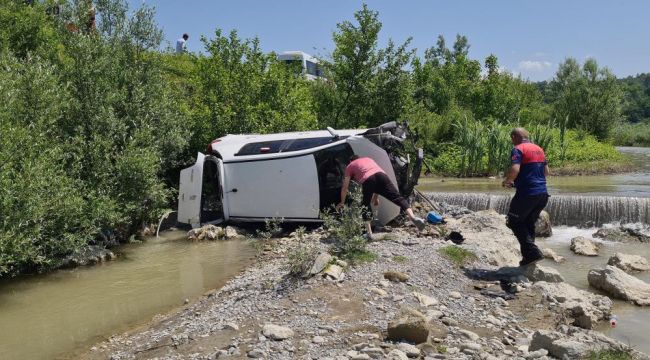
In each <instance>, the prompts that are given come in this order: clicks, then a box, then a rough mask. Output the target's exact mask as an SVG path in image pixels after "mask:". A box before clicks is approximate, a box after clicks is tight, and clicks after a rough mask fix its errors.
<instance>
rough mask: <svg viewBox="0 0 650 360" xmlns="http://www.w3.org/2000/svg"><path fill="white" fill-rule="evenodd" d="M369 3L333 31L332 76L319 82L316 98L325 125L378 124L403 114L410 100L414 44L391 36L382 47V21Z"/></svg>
mask: <svg viewBox="0 0 650 360" xmlns="http://www.w3.org/2000/svg"><path fill="white" fill-rule="evenodd" d="M378 15H379V14H378V13H377V12H376V11H372V10H370V9H369V8H368V6H367V5H365V4H364V5H363V8H362V9H361V10H359V11H357V12H355V14H354V18H355V20H356V23H352V22H351V21H343V22H342V23H339V24H338V25H337V31H335V32H334V34H333V40H334V44H335V46H336V47H335V49H334V52H333V53H332V59H331V62H325V63H324V65H325V70H326V74H325V75H326V77H327V79H328V81H327V82H317V83H316V84H315V86H314V88H313V89H314V98H315V99H316V109H317V113H318V119H319V125H320V126H321V127H324V126H328V125H329V126H333V127H335V128H345V127H347V128H358V127H364V126H377V125H380V124H382V123H384V122H388V121H393V120H395V119H398V118H399V117H400V116H401V115H402V113H403V112H404V110H405V109H406V107H407V106H408V103H409V101H410V97H409V90H408V89H409V74H408V72H407V70H406V66H407V65H408V64H409V62H410V61H411V58H412V56H413V54H414V51H413V50H409V49H408V45H409V43H410V39H409V40H407V41H406V42H404V43H403V44H401V45H397V44H395V43H394V42H393V41H392V40H389V42H388V45H387V47H386V48H384V49H379V48H378V47H377V39H378V35H379V31H380V30H381V27H382V24H381V22H380V21H379V18H378Z"/></svg>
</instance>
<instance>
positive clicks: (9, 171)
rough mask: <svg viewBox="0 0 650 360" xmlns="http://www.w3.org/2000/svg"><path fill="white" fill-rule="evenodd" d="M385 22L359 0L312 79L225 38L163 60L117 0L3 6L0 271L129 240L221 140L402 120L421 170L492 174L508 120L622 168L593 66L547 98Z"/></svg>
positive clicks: (555, 156) (462, 50)
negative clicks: (392, 36)
mask: <svg viewBox="0 0 650 360" xmlns="http://www.w3.org/2000/svg"><path fill="white" fill-rule="evenodd" d="M91 4H94V10H91V8H92V7H91ZM93 19H95V20H96V23H95V20H93ZM381 28H382V24H381V22H380V20H379V14H378V13H376V12H374V11H372V10H371V9H369V8H368V7H367V6H365V5H364V6H363V8H362V9H360V10H359V11H357V12H356V13H355V14H354V18H353V19H352V20H349V21H348V20H346V21H342V22H341V23H339V24H338V25H337V28H336V30H335V32H334V34H333V42H334V44H333V50H332V52H331V54H329V55H324V56H323V57H322V59H321V63H322V66H323V68H324V77H325V78H326V80H323V79H321V80H319V81H307V80H305V79H303V77H301V76H297V73H299V72H300V69H298V68H296V67H294V66H291V65H286V64H284V63H281V62H278V61H277V60H276V56H275V54H273V53H268V52H265V51H263V50H262V49H261V45H260V43H259V41H258V40H257V39H242V38H241V37H240V36H239V35H238V33H237V32H236V31H235V30H233V31H231V32H228V33H227V32H223V31H222V30H218V29H217V30H215V32H214V34H213V35H211V36H209V37H207V38H203V39H201V41H202V43H203V51H202V53H199V54H194V53H185V54H174V53H172V52H170V51H167V50H160V49H161V40H162V33H161V31H160V30H159V28H158V26H157V24H156V23H155V21H154V12H153V10H152V9H151V8H148V7H146V6H143V7H141V8H138V9H135V10H130V9H128V7H127V3H126V2H125V1H124V0H95V1H91V0H83V1H75V2H72V1H58V2H53V1H33V2H23V1H13V0H0V68H2V71H0V96H1V97H2V99H3V102H2V103H1V104H0V131H1V136H0V218H2V224H1V225H0V277H6V276H13V275H16V274H18V273H22V272H31V271H41V270H46V269H50V268H54V267H57V266H58V265H59V263H60V259H61V258H62V257H64V256H66V255H69V254H70V253H72V252H73V251H75V250H77V249H79V248H81V247H83V246H86V245H88V244H98V245H104V246H110V245H115V244H117V243H119V242H126V241H129V239H134V236H135V234H137V233H138V230H139V229H141V228H142V227H143V226H144V225H146V224H149V223H151V222H152V221H154V220H155V219H157V218H158V217H159V216H160V215H161V214H162V213H163V212H164V211H165V210H166V209H167V208H169V207H171V206H173V203H174V199H175V195H176V193H175V189H176V188H177V181H178V173H179V169H181V168H183V167H185V166H187V165H188V164H191V163H192V162H193V161H194V157H195V156H196V153H197V151H203V150H204V149H205V147H206V145H207V144H208V143H209V142H210V141H211V140H212V139H214V138H217V137H220V136H223V135H225V134H227V133H247V132H256V133H270V132H279V131H295V130H308V129H323V128H325V127H327V126H332V127H335V128H354V127H368V126H377V125H379V124H382V123H385V122H388V121H393V120H408V121H409V122H410V123H411V125H412V127H413V129H414V130H415V131H416V133H417V135H418V143H419V145H420V146H422V147H424V148H425V151H426V153H427V164H428V165H429V167H430V168H431V169H432V170H434V171H436V172H437V173H440V174H448V175H453V176H476V175H487V174H498V173H499V172H501V171H503V169H504V167H505V166H506V165H507V157H508V152H509V148H510V145H509V144H508V136H507V135H508V130H509V129H510V128H511V127H512V126H515V125H521V126H526V127H528V128H529V129H530V130H532V133H533V136H534V139H535V140H536V141H538V142H540V143H542V144H543V145H545V147H546V149H547V152H548V154H549V160H550V161H551V165H552V166H554V167H557V166H576V164H583V165H585V166H588V164H593V163H599V162H600V163H607V164H609V163H612V162H619V161H620V160H621V159H620V155H618V153H616V151H614V149H613V148H612V146H611V145H608V144H607V142H608V141H610V139H611V132H612V129H613V128H614V129H616V124H618V123H619V122H620V121H621V119H622V116H623V112H622V111H624V110H625V109H629V108H630V107H629V106H628V105H625V106H627V107H624V106H623V104H629V101H628V100H626V101H628V102H626V103H623V98H624V96H623V93H622V90H621V87H620V86H619V84H618V83H617V82H616V81H614V80H615V79H614V77H613V75H612V74H611V73H610V72H609V71H608V70H607V69H606V68H602V67H600V66H598V64H597V63H596V62H595V61H594V60H588V61H586V62H585V63H584V64H582V65H580V64H578V63H577V62H576V61H575V60H572V59H568V60H567V61H566V62H565V63H564V64H562V65H561V66H560V69H559V71H558V74H557V75H556V77H555V78H554V79H553V80H552V81H551V82H550V83H548V84H546V86H544V87H543V89H542V87H541V86H539V84H533V83H530V82H528V81H526V80H524V79H522V78H520V77H517V76H515V75H513V74H511V73H509V72H507V71H503V70H502V69H501V67H500V66H499V64H498V59H497V57H496V56H494V55H491V56H489V57H487V58H486V59H483V60H479V59H472V58H471V57H470V55H469V49H470V44H469V40H468V39H467V38H466V37H464V36H461V35H459V36H457V38H456V39H455V40H454V42H453V44H451V45H448V44H447V41H446V39H444V38H443V37H442V36H440V37H438V39H437V41H436V43H435V44H432V47H431V48H429V49H425V50H424V52H423V55H422V56H421V55H419V53H418V52H416V49H413V48H412V47H411V46H410V40H406V41H404V42H403V43H397V42H394V41H392V40H391V41H388V43H387V45H386V46H385V47H380V46H379V42H378V39H379V35H380V32H381ZM637 88H638V87H637ZM626 99H627V98H626ZM636 113H638V111H637V112H636ZM615 133H616V134H618V133H617V132H615ZM470 144H471V145H472V146H469V145H470Z"/></svg>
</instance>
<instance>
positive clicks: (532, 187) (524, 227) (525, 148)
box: [503, 128, 549, 266]
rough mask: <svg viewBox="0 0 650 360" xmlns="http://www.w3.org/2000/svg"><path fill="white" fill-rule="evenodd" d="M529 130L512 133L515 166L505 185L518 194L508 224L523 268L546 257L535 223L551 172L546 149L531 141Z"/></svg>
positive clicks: (545, 202)
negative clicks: (541, 247)
mask: <svg viewBox="0 0 650 360" xmlns="http://www.w3.org/2000/svg"><path fill="white" fill-rule="evenodd" d="M529 136H530V135H529V134H528V131H526V129H524V128H515V129H513V130H512V132H511V133H510V139H511V140H512V144H513V145H514V148H513V149H512V153H511V160H512V165H511V166H510V169H509V170H508V173H507V175H506V179H505V180H503V186H506V187H513V186H514V187H515V188H516V189H517V191H516V192H515V196H514V197H513V198H512V201H511V202H510V209H509V210H508V218H507V225H508V227H509V228H510V229H512V232H513V233H514V234H515V236H516V237H517V240H518V241H519V245H520V246H521V256H522V257H523V259H522V260H521V261H520V262H519V265H520V266H524V265H528V264H532V263H535V262H537V261H539V260H541V259H543V258H544V256H543V255H542V252H541V251H540V250H539V248H538V247H537V245H535V222H536V221H537V218H538V217H539V214H540V213H541V212H542V210H543V209H544V207H545V206H546V204H547V203H548V191H547V190H546V176H548V173H549V169H548V164H547V162H546V155H545V154H544V149H542V148H541V147H539V146H537V145H535V144H533V143H532V142H530V140H529V139H528V138H529Z"/></svg>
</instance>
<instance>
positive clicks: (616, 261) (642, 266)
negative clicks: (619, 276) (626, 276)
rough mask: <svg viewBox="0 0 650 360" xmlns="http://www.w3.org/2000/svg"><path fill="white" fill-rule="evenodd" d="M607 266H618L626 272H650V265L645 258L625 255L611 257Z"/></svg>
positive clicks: (619, 254)
mask: <svg viewBox="0 0 650 360" xmlns="http://www.w3.org/2000/svg"><path fill="white" fill-rule="evenodd" d="M607 265H612V266H616V267H617V268H619V269H621V270H623V271H625V272H632V271H646V270H650V264H649V263H648V260H647V259H646V258H644V257H643V256H639V255H628V254H623V253H616V254H614V256H612V257H610V258H609V261H607Z"/></svg>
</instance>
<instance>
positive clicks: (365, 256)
mask: <svg viewBox="0 0 650 360" xmlns="http://www.w3.org/2000/svg"><path fill="white" fill-rule="evenodd" d="M345 260H347V261H348V262H350V264H352V265H359V264H363V263H369V262H373V261H375V260H377V254H375V253H373V252H371V251H367V250H363V251H353V252H349V253H347V254H345Z"/></svg>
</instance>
